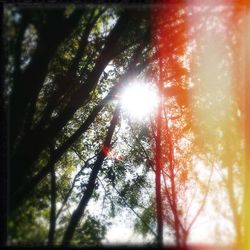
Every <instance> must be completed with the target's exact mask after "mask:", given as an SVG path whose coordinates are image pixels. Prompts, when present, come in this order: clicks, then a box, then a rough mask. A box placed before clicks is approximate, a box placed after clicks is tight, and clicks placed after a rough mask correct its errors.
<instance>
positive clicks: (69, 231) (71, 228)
mask: <svg viewBox="0 0 250 250" xmlns="http://www.w3.org/2000/svg"><path fill="white" fill-rule="evenodd" d="M118 115H119V107H117V108H116V110H115V112H114V115H113V118H112V120H111V122H110V126H109V129H108V132H107V134H106V138H105V140H104V144H103V149H104V148H108V149H109V148H110V145H111V139H112V136H113V134H114V131H115V127H116V125H117V123H118ZM106 156H107V154H106V150H101V152H100V153H99V154H98V156H97V159H96V162H95V164H94V167H93V169H92V172H91V174H90V177H89V180H88V185H87V188H86V190H85V192H84V195H83V197H82V199H81V201H80V203H79V205H78V207H77V208H76V210H75V211H74V212H73V214H72V216H71V219H70V222H69V225H68V227H67V228H66V231H65V233H64V236H63V240H62V245H63V246H68V245H69V244H70V241H71V240H72V237H73V234H74V232H75V229H76V227H77V225H78V223H79V221H80V219H81V217H82V216H83V214H84V211H85V209H86V207H87V204H88V202H89V200H90V198H91V196H92V193H93V191H94V189H95V182H96V179H97V175H98V173H99V171H100V169H101V167H102V164H103V161H104V159H105V158H106Z"/></svg>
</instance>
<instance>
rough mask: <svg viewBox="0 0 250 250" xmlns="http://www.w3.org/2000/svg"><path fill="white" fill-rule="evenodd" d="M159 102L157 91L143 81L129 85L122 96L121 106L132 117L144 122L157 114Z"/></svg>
mask: <svg viewBox="0 0 250 250" xmlns="http://www.w3.org/2000/svg"><path fill="white" fill-rule="evenodd" d="M158 102H159V98H158V95H157V93H156V91H155V89H154V88H153V87H152V86H150V85H149V84H146V83H144V82H142V81H134V82H131V83H130V84H128V85H127V86H126V87H125V88H124V89H123V92H122V94H121V106H122V109H123V111H125V112H126V113H127V114H128V115H129V116H130V117H132V118H133V119H136V120H143V119H147V118H148V117H150V116H151V115H152V114H154V113H155V111H156V108H157V105H158Z"/></svg>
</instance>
